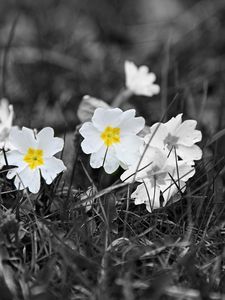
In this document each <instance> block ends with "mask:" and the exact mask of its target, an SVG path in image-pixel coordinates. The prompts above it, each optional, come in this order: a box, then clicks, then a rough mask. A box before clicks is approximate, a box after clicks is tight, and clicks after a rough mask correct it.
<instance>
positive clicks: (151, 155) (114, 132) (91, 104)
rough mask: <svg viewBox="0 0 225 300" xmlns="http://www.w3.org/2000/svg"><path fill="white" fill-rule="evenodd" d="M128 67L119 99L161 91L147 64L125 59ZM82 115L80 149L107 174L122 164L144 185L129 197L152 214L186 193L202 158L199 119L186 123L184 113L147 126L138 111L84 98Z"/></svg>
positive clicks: (130, 179)
mask: <svg viewBox="0 0 225 300" xmlns="http://www.w3.org/2000/svg"><path fill="white" fill-rule="evenodd" d="M124 69H125V77H126V80H125V81H126V89H127V90H126V91H127V92H126V93H122V94H121V95H120V96H119V97H118V99H119V102H120V103H122V101H125V100H127V99H126V97H130V96H131V95H133V94H134V95H143V96H149V97H151V96H153V95H156V94H158V93H159V92H160V87H159V86H158V85H157V84H155V83H154V82H155V80H156V76H155V74H154V73H150V72H149V69H148V67H147V66H140V67H139V68H138V67H137V66H136V65H135V64H134V63H133V62H130V61H126V62H125V65H124ZM123 97H124V99H125V100H124V99H123ZM118 99H117V101H115V102H116V103H118ZM78 117H79V119H80V120H81V121H82V122H85V123H84V124H83V125H82V127H81V129H80V134H81V135H82V136H83V138H84V140H83V142H82V143H81V147H82V149H83V152H84V153H86V154H91V157H90V165H91V167H92V168H100V167H103V168H104V170H105V171H106V173H109V174H111V173H113V172H114V171H116V170H117V169H118V167H119V166H121V167H122V168H123V169H125V172H124V173H123V174H122V176H121V180H122V181H125V182H128V183H129V182H134V181H137V182H139V183H140V184H139V185H138V187H137V189H136V190H135V191H134V192H133V193H132V195H131V198H133V199H134V201H135V204H141V203H144V204H145V205H146V208H147V210H148V211H150V212H151V211H152V210H153V209H155V208H159V207H160V206H162V205H165V204H166V203H168V202H169V201H170V200H171V198H172V197H173V196H174V195H175V194H177V193H178V194H182V193H183V192H184V191H185V189H186V182H187V180H188V179H189V178H191V177H192V176H193V175H194V174H195V167H194V165H195V163H194V161H195V160H199V159H201V157H202V151H201V149H200V148H199V146H197V145H196V143H197V142H199V141H201V138H202V135H201V132H200V131H199V130H196V129H195V128H196V125H197V122H196V121H194V120H186V121H184V122H182V114H179V115H177V116H176V117H175V118H172V119H171V120H169V121H168V122H166V123H156V124H154V125H152V126H151V128H148V127H147V129H148V130H146V126H145V128H144V119H143V118H141V117H135V110H128V111H125V112H122V110H121V109H119V108H112V107H110V106H109V105H108V104H107V103H105V102H104V101H102V100H99V99H96V98H92V97H90V96H86V97H84V98H83V101H82V102H81V105H80V107H79V109H78ZM86 121H88V122H86ZM143 129H144V130H143Z"/></svg>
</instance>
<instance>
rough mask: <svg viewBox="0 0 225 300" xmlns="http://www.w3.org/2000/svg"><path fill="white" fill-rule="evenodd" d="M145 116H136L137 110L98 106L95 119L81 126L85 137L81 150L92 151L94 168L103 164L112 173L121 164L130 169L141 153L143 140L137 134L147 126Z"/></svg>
mask: <svg viewBox="0 0 225 300" xmlns="http://www.w3.org/2000/svg"><path fill="white" fill-rule="evenodd" d="M144 123H145V121H144V118H142V117H135V110H134V109H130V110H128V111H125V112H123V111H122V110H121V109H119V108H113V109H104V108H97V109H96V110H95V112H94V115H93V117H92V122H86V123H84V124H83V125H82V127H81V129H80V134H81V135H82V136H83V137H84V140H83V142H82V143H81V147H82V150H83V151H84V153H86V154H91V158H90V164H91V166H92V168H100V167H101V166H103V167H104V169H105V171H106V172H107V173H109V174H110V173H113V172H114V171H115V170H116V169H117V168H118V167H119V166H122V167H123V168H127V167H128V166H129V165H131V164H133V163H134V162H135V161H136V160H137V159H138V158H139V155H140V152H139V149H140V146H141V145H142V143H143V142H142V139H141V138H140V137H138V136H137V133H139V132H140V131H141V130H142V129H143V128H144Z"/></svg>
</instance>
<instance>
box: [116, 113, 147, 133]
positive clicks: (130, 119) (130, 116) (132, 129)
mask: <svg viewBox="0 0 225 300" xmlns="http://www.w3.org/2000/svg"><path fill="white" fill-rule="evenodd" d="M135 112H136V111H135V109H129V110H127V111H125V112H124V113H123V115H122V116H121V122H120V124H119V128H120V130H121V135H123V134H137V133H138V132H140V131H141V130H142V129H143V128H144V126H145V119H144V118H142V117H136V118H135Z"/></svg>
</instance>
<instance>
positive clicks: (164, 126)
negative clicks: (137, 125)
mask: <svg viewBox="0 0 225 300" xmlns="http://www.w3.org/2000/svg"><path fill="white" fill-rule="evenodd" d="M196 125H197V122H196V121H195V120H186V121H184V122H182V114H179V115H177V116H176V117H175V118H174V117H173V118H172V119H170V120H169V121H168V122H166V123H156V124H154V125H153V126H152V127H151V133H150V134H148V135H146V136H145V142H146V143H148V142H149V141H150V145H151V146H153V147H158V148H160V149H163V150H164V151H165V152H166V153H167V155H170V156H171V155H172V156H173V157H175V155H177V156H179V157H180V158H181V159H183V160H186V161H194V160H199V159H201V157H202V150H201V149H200V148H199V146H197V145H195V143H197V142H200V141H201V139H202V133H201V131H199V130H196V129H195V128H196ZM174 152H176V153H174Z"/></svg>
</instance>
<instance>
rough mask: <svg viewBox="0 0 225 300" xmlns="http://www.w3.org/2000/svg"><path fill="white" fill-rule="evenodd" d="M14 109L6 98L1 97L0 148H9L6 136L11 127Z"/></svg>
mask: <svg viewBox="0 0 225 300" xmlns="http://www.w3.org/2000/svg"><path fill="white" fill-rule="evenodd" d="M13 116H14V111H13V106H12V105H9V102H8V100H7V99H5V98H3V99H1V101H0V148H3V147H5V148H6V149H8V148H10V145H9V142H8V137H9V131H10V129H11V127H12V121H13Z"/></svg>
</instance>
